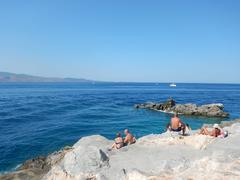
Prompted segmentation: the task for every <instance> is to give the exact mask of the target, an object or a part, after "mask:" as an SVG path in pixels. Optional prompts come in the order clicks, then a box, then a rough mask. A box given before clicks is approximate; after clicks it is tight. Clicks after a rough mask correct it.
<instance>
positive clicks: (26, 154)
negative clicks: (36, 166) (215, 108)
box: [0, 83, 240, 172]
mask: <svg viewBox="0 0 240 180" xmlns="http://www.w3.org/2000/svg"><path fill="white" fill-rule="evenodd" d="M169 97H173V98H174V99H175V100H176V101H177V103H189V102H191V103H197V104H204V103H223V104H224V105H225V110H226V111H228V112H229V113H230V114H231V117H230V119H233V118H236V117H240V85H230V84H177V87H176V88H170V87H169V84H161V83H160V84H146V83H145V84H144V83H138V84H137V83H135V84H134V83H108V84H77V83H65V84H61V83H45V84H43V83H32V84H23V83H22V84H16V83H10V84H0V172H4V171H9V170H11V169H13V168H14V167H16V166H17V165H18V164H20V163H22V162H23V161H25V160H27V159H30V158H33V157H35V156H37V155H46V154H48V153H50V152H53V151H55V150H58V149H59V148H61V147H63V146H65V145H72V144H74V143H75V142H76V141H77V140H78V139H79V138H81V137H82V136H87V135H92V134H101V135H103V136H106V137H108V138H113V137H114V134H115V133H116V132H118V131H123V129H124V128H129V129H130V130H131V131H132V132H133V134H135V135H136V136H137V137H140V136H143V135H146V134H149V133H161V132H163V130H164V127H165V126H166V123H167V122H168V121H169V118H170V116H169V115H167V114H163V113H160V112H155V111H150V110H137V109H134V108H133V105H134V104H136V103H143V102H146V101H156V102H159V101H165V100H166V99H167V98H169ZM182 119H183V120H184V121H186V122H187V123H189V124H190V125H191V127H192V128H193V129H196V128H199V127H200V126H201V125H202V124H203V123H215V122H220V121H221V120H222V119H214V118H213V119H206V118H196V117H195V118H194V117H191V118H190V117H182Z"/></svg>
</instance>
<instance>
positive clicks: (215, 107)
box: [134, 99, 229, 118]
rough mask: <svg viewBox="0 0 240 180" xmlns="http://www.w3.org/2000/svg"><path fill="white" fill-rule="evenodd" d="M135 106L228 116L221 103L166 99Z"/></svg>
mask: <svg viewBox="0 0 240 180" xmlns="http://www.w3.org/2000/svg"><path fill="white" fill-rule="evenodd" d="M134 107H135V108H137V109H139V108H141V109H151V110H157V111H161V112H165V113H174V112H178V113H179V114H183V115H190V116H205V117H221V118H226V117H229V113H227V112H224V105H223V104H221V103H217V104H205V105H201V106H197V105H196V104H192V103H188V104H176V102H175V101H174V100H173V99H168V100H167V101H166V102H165V103H153V102H149V103H144V104H136V105H134Z"/></svg>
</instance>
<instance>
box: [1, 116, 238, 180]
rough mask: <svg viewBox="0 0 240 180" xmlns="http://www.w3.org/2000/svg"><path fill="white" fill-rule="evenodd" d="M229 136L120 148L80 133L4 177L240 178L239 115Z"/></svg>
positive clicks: (163, 137) (155, 137)
mask: <svg viewBox="0 0 240 180" xmlns="http://www.w3.org/2000/svg"><path fill="white" fill-rule="evenodd" d="M220 126H221V127H222V128H224V130H228V132H229V136H228V137H227V138H213V137H210V136H203V135H196V131H193V132H192V135H191V136H179V135H178V134H172V133H169V132H168V133H163V134H151V135H148V136H144V137H142V138H140V139H138V141H137V143H136V144H134V145H131V146H127V147H124V148H122V149H120V150H115V151H109V150H108V148H109V147H110V146H111V144H112V143H113V141H112V140H108V139H106V138H104V137H102V136H99V135H95V136H88V137H84V138H81V139H80V140H79V141H78V142H77V143H76V144H74V145H73V146H72V147H65V148H64V149H62V150H60V151H58V152H55V153H52V154H50V155H49V156H47V157H37V158H34V159H32V160H28V161H26V162H25V163H23V165H21V166H20V167H19V168H18V169H17V170H16V171H15V172H12V173H9V174H5V175H2V176H0V179H1V180H12V179H16V180H27V179H33V180H38V179H44V180H45V179H46V180H55V179H57V180H65V179H66V180H83V179H84V180H85V179H86V180H108V179H110V180H115V179H116V180H158V179H176V178H177V179H208V178H211V179H238V178H239V177H240V147H239V143H240V119H237V120H234V121H224V122H222V123H221V124H220Z"/></svg>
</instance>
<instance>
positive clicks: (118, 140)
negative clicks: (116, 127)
mask: <svg viewBox="0 0 240 180" xmlns="http://www.w3.org/2000/svg"><path fill="white" fill-rule="evenodd" d="M114 141H115V142H114V143H113V145H112V149H120V148H121V147H123V138H122V136H121V134H120V133H117V134H116V138H115V140H114Z"/></svg>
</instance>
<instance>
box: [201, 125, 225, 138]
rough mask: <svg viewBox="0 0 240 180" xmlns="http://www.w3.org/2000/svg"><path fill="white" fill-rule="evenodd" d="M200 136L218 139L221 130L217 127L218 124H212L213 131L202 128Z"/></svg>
mask: <svg viewBox="0 0 240 180" xmlns="http://www.w3.org/2000/svg"><path fill="white" fill-rule="evenodd" d="M199 134H202V135H209V136H213V137H218V136H219V135H221V130H220V127H219V126H218V124H214V126H213V129H212V131H211V132H209V131H208V129H207V127H203V128H202V129H201V130H200V133H199Z"/></svg>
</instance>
